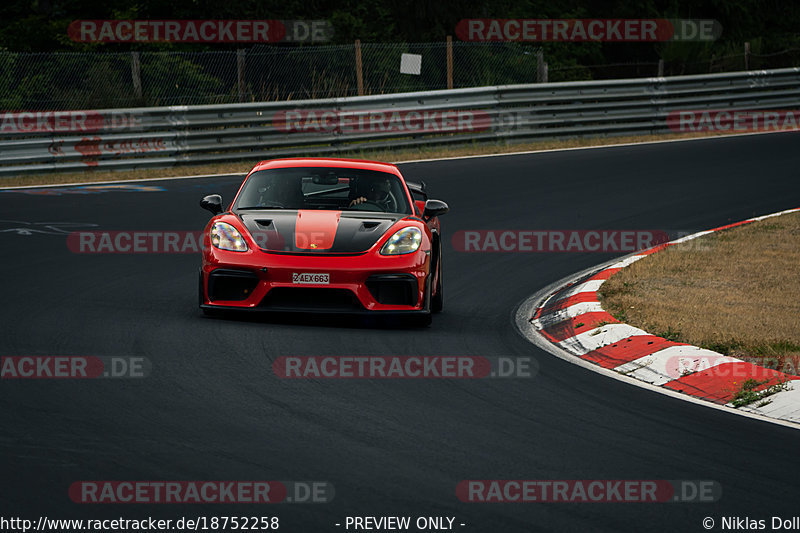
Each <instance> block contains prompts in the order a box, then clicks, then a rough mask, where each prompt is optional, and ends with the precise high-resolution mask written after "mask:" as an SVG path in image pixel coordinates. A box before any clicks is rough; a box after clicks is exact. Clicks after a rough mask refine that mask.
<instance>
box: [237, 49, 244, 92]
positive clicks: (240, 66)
mask: <svg viewBox="0 0 800 533" xmlns="http://www.w3.org/2000/svg"><path fill="white" fill-rule="evenodd" d="M236 83H237V85H238V87H239V101H240V102H244V101H245V98H246V94H245V86H244V49H242V48H239V49H237V50H236Z"/></svg>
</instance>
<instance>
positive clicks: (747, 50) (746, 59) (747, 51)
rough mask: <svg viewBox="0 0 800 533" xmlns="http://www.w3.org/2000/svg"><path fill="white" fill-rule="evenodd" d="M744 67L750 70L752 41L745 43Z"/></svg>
mask: <svg viewBox="0 0 800 533" xmlns="http://www.w3.org/2000/svg"><path fill="white" fill-rule="evenodd" d="M744 69H745V70H750V43H744Z"/></svg>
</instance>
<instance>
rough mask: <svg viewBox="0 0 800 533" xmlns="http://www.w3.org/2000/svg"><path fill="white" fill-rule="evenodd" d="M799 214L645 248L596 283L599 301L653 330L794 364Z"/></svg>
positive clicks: (799, 321) (799, 336)
mask: <svg viewBox="0 0 800 533" xmlns="http://www.w3.org/2000/svg"><path fill="white" fill-rule="evenodd" d="M799 243H800V213H790V214H787V215H782V216H779V217H774V218H769V219H766V220H763V221H760V222H755V223H752V224H748V225H745V226H741V227H737V228H732V229H729V230H725V231H721V232H717V233H713V234H711V235H707V236H704V237H700V238H698V239H695V240H693V241H689V242H687V243H686V244H684V245H677V246H671V247H669V248H667V249H665V250H662V251H660V252H657V253H655V254H652V255H649V256H647V257H645V258H644V259H641V260H639V261H637V262H635V263H633V264H632V265H631V266H629V267H627V268H625V269H623V270H622V271H620V272H619V273H617V274H616V275H614V276H612V277H611V278H610V279H609V280H608V281H607V282H606V283H604V284H603V286H602V287H601V290H600V292H601V298H602V302H603V307H604V308H605V309H607V310H608V311H609V312H610V313H612V314H613V315H614V316H615V317H616V318H618V319H620V320H622V321H624V322H626V323H628V324H631V325H633V326H636V327H638V328H641V329H644V330H645V331H648V332H650V333H653V334H655V335H659V336H662V337H667V338H670V339H671V340H677V341H681V342H687V343H689V344H694V345H696V346H701V347H703V348H708V349H711V350H714V351H717V352H720V353H723V354H726V355H730V356H733V357H737V358H739V359H744V360H747V361H752V362H755V363H758V364H761V365H763V366H766V367H768V368H773V369H776V370H780V371H783V372H787V373H790V374H798V372H797V371H798V366H800V283H798V281H800V277H798V265H800V244H799Z"/></svg>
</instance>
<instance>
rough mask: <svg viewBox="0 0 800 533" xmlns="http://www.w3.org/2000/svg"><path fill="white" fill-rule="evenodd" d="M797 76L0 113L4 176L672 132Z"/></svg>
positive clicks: (793, 72)
mask: <svg viewBox="0 0 800 533" xmlns="http://www.w3.org/2000/svg"><path fill="white" fill-rule="evenodd" d="M798 102H800V68H787V69H778V70H763V71H749V72H736V73H726V74H709V75H697V76H676V77H668V78H637V79H625V80H612V81H588V82H567V83H542V84H529V85H506V86H498V87H481V88H476V89H455V90H447V91H429V92H414V93H402V94H390V95H379V96H362V97H349V98H332V99H325V100H298V101H286V102H267V103H254V104H226V105H204V106H173V107H150V108H130V109H115V110H101V111H62V112H58V111H56V112H4V113H0V117H1V118H0V176H10V175H18V174H31V173H40V172H50V171H80V170H86V169H92V168H98V169H109V170H112V169H119V170H126V169H136V168H144V167H167V166H173V165H177V164H185V163H190V164H203V163H216V162H223V161H236V160H251V161H253V162H255V161H257V160H261V159H269V158H275V157H286V156H296V155H305V154H318V155H323V154H337V153H340V152H345V151H354V150H356V151H358V150H370V149H379V148H399V147H416V146H432V145H445V144H464V143H479V142H497V141H504V142H509V143H512V142H524V141H530V140H534V139H546V138H563V137H575V136H598V135H638V134H653V133H665V132H669V131H670V129H669V127H668V123H667V117H668V115H669V114H670V113H671V112H674V111H685V110H744V109H746V110H764V109H775V110H778V109H791V108H792V107H796V106H797V104H798Z"/></svg>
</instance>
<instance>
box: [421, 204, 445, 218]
mask: <svg viewBox="0 0 800 533" xmlns="http://www.w3.org/2000/svg"><path fill="white" fill-rule="evenodd" d="M448 211H450V207H449V206H448V205H447V204H446V203H444V202H443V201H441V200H428V201H426V202H425V210H424V211H423V212H422V216H423V217H425V218H434V217H438V216H441V215H444V214H445V213H447V212H448Z"/></svg>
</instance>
